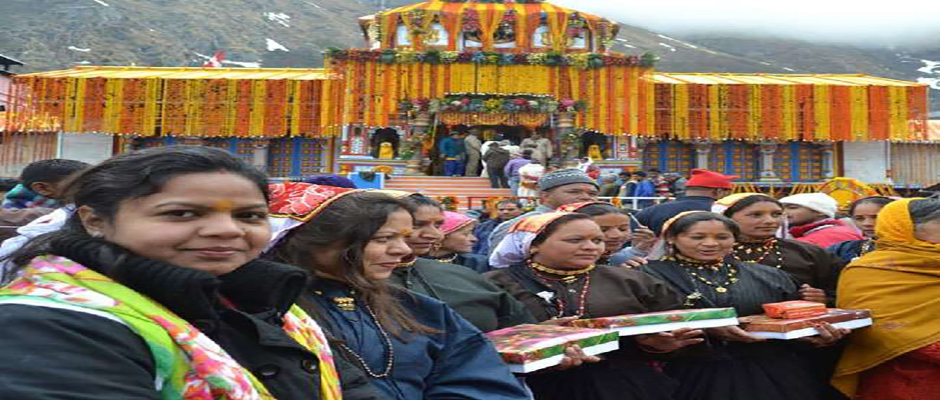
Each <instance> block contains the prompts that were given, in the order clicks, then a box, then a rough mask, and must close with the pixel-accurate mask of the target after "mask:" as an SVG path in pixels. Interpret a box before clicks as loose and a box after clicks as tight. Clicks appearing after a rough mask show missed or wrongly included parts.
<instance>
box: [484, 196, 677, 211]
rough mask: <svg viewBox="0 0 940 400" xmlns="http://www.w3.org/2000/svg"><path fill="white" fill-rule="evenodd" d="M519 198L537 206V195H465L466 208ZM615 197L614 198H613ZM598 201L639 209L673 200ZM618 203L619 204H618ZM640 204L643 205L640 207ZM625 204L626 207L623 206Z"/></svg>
mask: <svg viewBox="0 0 940 400" xmlns="http://www.w3.org/2000/svg"><path fill="white" fill-rule="evenodd" d="M495 199H499V200H507V199H512V200H519V201H520V202H522V204H524V205H531V206H533V207H534V206H537V205H538V204H539V199H538V197H519V196H467V208H468V209H471V210H473V209H477V210H479V209H485V208H486V206H487V203H488V202H491V201H492V200H495ZM615 199H616V200H615ZM597 200H598V201H606V202H608V203H611V204H614V205H618V206H620V207H624V208H630V209H633V210H640V209H642V208H643V207H649V206H652V205H655V204H660V203H664V202H666V201H671V200H675V198H673V197H598V198H597ZM618 203H619V204H618ZM641 205H642V206H643V207H641ZM625 206H627V207H625Z"/></svg>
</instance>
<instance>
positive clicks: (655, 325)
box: [568, 308, 738, 336]
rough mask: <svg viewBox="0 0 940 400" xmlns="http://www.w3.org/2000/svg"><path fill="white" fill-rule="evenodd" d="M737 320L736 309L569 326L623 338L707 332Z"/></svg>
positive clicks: (647, 315)
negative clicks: (608, 331)
mask: <svg viewBox="0 0 940 400" xmlns="http://www.w3.org/2000/svg"><path fill="white" fill-rule="evenodd" d="M737 317H738V315H737V313H735V311H734V309H733V308H700V309H691V310H672V311H659V312H652V313H643V314H629V315H618V316H614V317H604V318H591V319H579V320H574V321H571V322H570V323H569V324H568V325H570V326H577V327H581V328H607V329H614V330H616V331H617V332H619V333H620V336H633V335H644V334H649V333H657V332H668V331H672V330H676V329H681V328H691V329H704V328H716V327H719V326H732V325H737V324H738V318H737Z"/></svg>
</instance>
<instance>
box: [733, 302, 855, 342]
mask: <svg viewBox="0 0 940 400" xmlns="http://www.w3.org/2000/svg"><path fill="white" fill-rule="evenodd" d="M740 320H741V328H742V329H744V330H745V331H747V332H749V333H751V334H752V335H755V336H759V337H762V338H767V339H783V340H790V339H798V338H801V337H807V336H815V335H818V334H819V331H817V330H816V328H813V326H812V324H813V323H814V322H828V323H830V324H832V326H834V327H836V328H845V329H858V328H863V327H866V326H870V325H871V324H872V318H871V313H870V312H869V311H868V310H843V309H838V308H831V309H828V310H827V311H826V313H825V314H823V315H818V316H815V317H809V318H797V319H779V318H771V317H769V316H767V315H751V316H747V317H742V318H740Z"/></svg>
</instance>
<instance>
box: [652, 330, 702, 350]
mask: <svg viewBox="0 0 940 400" xmlns="http://www.w3.org/2000/svg"><path fill="white" fill-rule="evenodd" d="M703 333H704V332H702V331H701V330H700V329H691V328H682V329H676V330H674V331H672V332H660V333H654V334H651V335H639V336H637V337H636V342H637V343H639V344H640V348H642V349H644V350H646V351H649V352H651V353H671V352H673V351H676V350H679V349H681V348H683V347H685V346H691V345H693V344H699V343H702V342H704V341H705V339H703V338H700V337H699V336H702V334H703Z"/></svg>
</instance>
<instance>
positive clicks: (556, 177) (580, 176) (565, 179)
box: [539, 168, 600, 192]
mask: <svg viewBox="0 0 940 400" xmlns="http://www.w3.org/2000/svg"><path fill="white" fill-rule="evenodd" d="M573 183H587V184H590V185H594V187H595V188H598V189H600V186H598V185H597V182H596V181H595V180H593V179H591V177H590V176H588V175H587V174H585V173H584V172H581V170H579V169H574V168H568V169H560V170H558V171H554V172H550V173H547V174H545V175H542V177H541V178H539V190H540V191H543V192H544V191H548V190H552V189H554V188H556V187H559V186H565V185H570V184H573Z"/></svg>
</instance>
